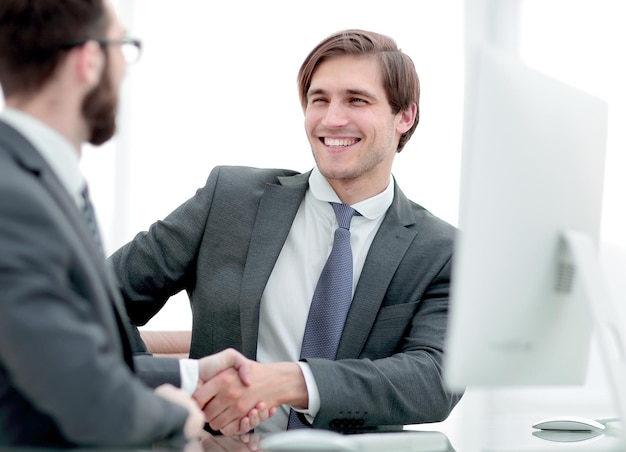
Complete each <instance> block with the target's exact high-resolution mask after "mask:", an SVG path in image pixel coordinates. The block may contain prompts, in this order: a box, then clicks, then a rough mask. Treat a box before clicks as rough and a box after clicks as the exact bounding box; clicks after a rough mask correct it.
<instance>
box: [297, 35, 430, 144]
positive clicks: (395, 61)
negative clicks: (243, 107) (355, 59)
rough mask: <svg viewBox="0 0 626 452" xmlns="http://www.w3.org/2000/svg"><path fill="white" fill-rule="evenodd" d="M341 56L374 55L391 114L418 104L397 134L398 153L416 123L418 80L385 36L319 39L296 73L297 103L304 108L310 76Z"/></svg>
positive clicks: (418, 95) (409, 60)
mask: <svg viewBox="0 0 626 452" xmlns="http://www.w3.org/2000/svg"><path fill="white" fill-rule="evenodd" d="M340 55H375V56H376V57H378V59H379V61H380V66H381V68H382V72H383V73H382V76H383V87H384V89H385V93H386V94H387V99H388V100H389V105H390V106H391V110H392V111H393V113H394V114H396V113H399V112H401V111H405V110H407V109H408V108H410V106H411V104H413V103H415V105H416V106H417V114H416V117H415V123H414V124H413V126H412V127H411V128H410V129H409V130H407V131H406V132H405V133H404V134H402V136H401V137H400V141H399V143H398V149H397V152H400V151H401V150H402V148H403V147H404V145H405V144H406V143H407V141H409V139H410V138H411V135H413V132H415V128H416V127H417V123H418V122H419V98H420V83H419V78H418V76H417V72H416V70H415V65H414V64H413V61H412V60H411V58H409V56H408V55H406V54H405V53H403V52H402V51H401V50H400V49H399V48H398V46H397V44H396V42H395V41H394V40H393V39H392V38H390V37H388V36H385V35H381V34H379V33H374V32H371V31H365V30H344V31H340V32H337V33H334V34H332V35H331V36H329V37H328V38H326V39H324V40H323V41H322V42H320V43H319V44H318V45H317V47H315V48H314V49H313V50H312V51H311V53H309V55H308V56H307V57H306V59H305V60H304V63H302V66H300V71H299V72H298V90H299V95H300V103H301V104H302V108H303V109H305V108H306V105H307V94H308V91H309V88H310V87H311V79H312V78H313V74H314V73H315V70H316V69H317V67H318V66H319V65H320V64H321V63H322V62H323V61H325V60H327V59H329V58H332V57H336V56H340Z"/></svg>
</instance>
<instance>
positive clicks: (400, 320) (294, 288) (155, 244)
mask: <svg viewBox="0 0 626 452" xmlns="http://www.w3.org/2000/svg"><path fill="white" fill-rule="evenodd" d="M298 84H299V93H300V100H301V103H302V107H303V110H304V115H305V129H306V133H307V136H308V139H309V142H310V144H311V149H312V151H313V155H314V157H315V161H316V166H315V167H314V168H313V169H312V170H311V171H309V172H307V173H304V174H300V173H297V172H295V171H290V170H275V169H259V168H244V167H218V168H215V169H214V170H213V171H212V173H211V175H210V176H209V179H208V181H207V184H206V185H205V187H203V188H201V189H200V190H198V192H197V193H196V195H195V196H194V197H192V198H191V199H189V200H188V201H187V202H186V203H184V204H183V205H182V206H180V207H179V208H178V209H176V210H175V211H174V212H172V213H171V214H170V215H169V216H168V217H166V218H165V219H164V220H163V221H159V222H157V223H155V224H154V225H152V227H151V228H150V230H149V231H148V232H143V233H140V234H139V235H137V237H136V238H135V239H134V240H133V241H131V242H130V243H128V244H127V245H125V246H124V247H122V248H121V249H120V250H118V251H117V252H116V253H115V254H114V255H113V256H112V258H111V260H112V264H113V268H114V269H115V272H116V274H117V276H118V279H119V281H120V284H121V288H122V292H123V294H124V297H125V301H126V306H127V308H128V311H129V314H130V316H131V317H132V319H133V320H134V321H135V322H136V323H138V324H143V323H145V322H147V321H148V320H149V319H150V318H151V317H152V316H153V315H154V314H155V313H156V312H157V311H158V310H159V309H160V308H161V307H162V306H163V304H164V303H165V302H166V301H167V299H168V298H169V297H170V296H171V295H172V294H174V293H176V292H179V291H181V290H186V291H187V292H188V293H189V294H190V298H191V303H192V312H193V332H192V344H191V356H196V357H197V356H203V355H206V354H210V353H214V352H216V351H219V350H222V349H224V348H226V347H234V348H236V349H238V350H239V351H241V352H242V353H243V354H244V355H246V356H247V357H249V358H250V360H253V361H255V362H253V363H251V368H252V371H251V384H250V386H247V387H246V386H244V385H242V384H241V383H240V381H239V378H238V375H237V373H236V372H235V371H233V370H229V371H225V372H224V373H222V374H221V375H219V376H218V378H216V379H214V380H212V381H211V382H209V383H208V384H207V385H205V386H203V387H202V388H201V389H199V390H198V391H196V393H195V395H194V397H195V398H196V400H197V401H198V402H199V403H200V404H201V405H203V406H204V411H205V414H206V416H207V419H209V420H210V424H211V426H212V427H213V428H214V429H220V428H223V427H224V426H226V425H228V424H229V423H230V422H232V421H233V420H236V419H238V418H240V417H241V416H242V415H243V413H245V412H246V410H249V409H250V408H251V407H253V406H254V405H255V404H256V403H257V402H258V401H264V402H265V403H267V404H268V406H279V407H280V409H279V410H278V411H277V414H276V415H275V416H273V417H272V418H271V419H268V420H267V421H266V422H264V423H262V424H261V425H260V426H259V428H258V429H257V431H259V432H272V431H280V430H285V429H287V428H289V429H292V428H302V427H311V426H312V427H314V428H325V429H338V430H342V429H354V428H375V427H378V426H381V425H403V424H414V423H422V422H435V421H441V420H443V419H445V418H446V417H447V416H448V414H449V413H450V411H451V410H452V408H453V407H454V406H455V404H456V403H457V402H458V400H459V398H460V395H459V394H451V393H449V392H448V391H447V390H446V388H445V386H444V382H443V379H442V368H441V366H442V357H443V353H444V337H445V331H446V323H447V315H448V298H449V288H450V267H451V261H452V251H453V239H454V236H455V229H454V228H453V227H452V226H450V225H449V224H447V223H445V222H443V221H442V220H440V219H438V218H436V217H435V216H433V215H432V214H431V213H429V212H428V211H427V210H426V209H424V208H423V207H421V206H420V205H418V204H416V203H414V202H412V201H410V200H408V199H407V198H406V197H405V196H404V194H403V193H402V191H401V190H400V188H399V187H398V185H397V184H396V181H395V180H394V178H393V176H392V174H391V168H392V164H393V160H394V158H395V156H396V155H397V153H399V152H400V151H401V150H402V149H403V147H404V145H405V144H406V142H407V141H408V140H409V139H410V137H411V135H412V134H413V132H414V130H415V127H416V126H417V122H418V112H419V108H418V104H419V81H418V77H417V74H416V72H415V67H414V65H413V63H412V61H411V59H410V58H409V57H408V56H407V55H405V54H404V53H402V52H401V51H400V50H399V49H398V47H397V45H396V43H395V42H394V41H393V40H392V39H391V38H389V37H387V36H383V35H380V34H377V33H373V32H370V31H363V30H346V31H341V32H339V33H336V34H333V35H331V36H329V37H328V38H326V39H325V40H323V41H322V42H321V43H320V44H318V46H317V47H316V48H315V49H313V50H312V51H311V53H310V54H309V55H308V56H307V58H306V59H305V61H304V63H303V64H302V66H301V68H300V72H299V75H298ZM338 226H339V227H338ZM327 260H328V262H327ZM331 267H332V268H331ZM318 279H319V282H318ZM226 433H228V431H226Z"/></svg>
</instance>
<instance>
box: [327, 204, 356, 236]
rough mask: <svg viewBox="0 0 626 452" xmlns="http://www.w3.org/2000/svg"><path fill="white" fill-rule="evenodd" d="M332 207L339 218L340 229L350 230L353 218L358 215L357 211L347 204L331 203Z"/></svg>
mask: <svg viewBox="0 0 626 452" xmlns="http://www.w3.org/2000/svg"><path fill="white" fill-rule="evenodd" d="M330 205H331V206H332V207H333V210H334V211H335V216H336V217H337V223H339V227H340V228H342V229H347V230H350V222H351V221H352V217H353V216H354V215H355V214H356V213H357V211H356V210H354V209H353V208H352V207H350V206H349V205H347V204H340V203H337V202H331V203H330Z"/></svg>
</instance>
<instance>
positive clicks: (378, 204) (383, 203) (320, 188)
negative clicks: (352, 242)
mask: <svg viewBox="0 0 626 452" xmlns="http://www.w3.org/2000/svg"><path fill="white" fill-rule="evenodd" d="M309 187H310V190H311V194H312V195H313V197H314V198H315V199H317V200H318V201H323V202H341V200H340V199H339V196H337V193H335V190H333V187H331V185H330V184H329V183H328V181H327V180H326V178H325V177H324V176H323V175H322V173H321V172H320V170H319V169H318V168H317V167H315V168H313V171H311V176H310V177H309ZM393 195H394V185H393V178H392V177H390V178H389V185H387V188H385V190H384V191H382V192H381V193H379V194H377V195H375V196H372V197H371V198H368V199H364V200H363V201H359V202H357V203H356V204H353V205H352V206H351V207H352V208H354V209H355V210H357V211H358V212H359V213H360V214H361V215H362V216H364V217H365V218H367V219H369V220H374V219H376V218H378V217H380V216H381V215H384V213H385V212H387V209H388V208H389V206H390V205H391V202H392V201H393Z"/></svg>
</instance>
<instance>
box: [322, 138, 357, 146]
mask: <svg viewBox="0 0 626 452" xmlns="http://www.w3.org/2000/svg"><path fill="white" fill-rule="evenodd" d="M357 141H359V140H357V139H356V138H324V144H325V145H326V146H350V145H352V144H354V143H356V142H357Z"/></svg>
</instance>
